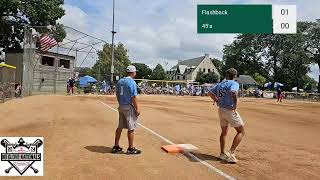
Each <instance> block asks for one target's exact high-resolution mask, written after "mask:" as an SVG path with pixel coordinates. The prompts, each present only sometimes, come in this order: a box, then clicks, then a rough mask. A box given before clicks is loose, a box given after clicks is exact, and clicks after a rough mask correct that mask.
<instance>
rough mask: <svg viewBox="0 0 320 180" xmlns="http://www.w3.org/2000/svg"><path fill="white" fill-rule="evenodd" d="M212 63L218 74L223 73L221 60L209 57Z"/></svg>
mask: <svg viewBox="0 0 320 180" xmlns="http://www.w3.org/2000/svg"><path fill="white" fill-rule="evenodd" d="M211 61H212V63H213V64H214V66H215V67H216V68H217V70H218V72H219V74H220V75H222V74H223V70H222V69H223V66H224V64H223V61H221V60H219V59H216V58H213V59H211Z"/></svg>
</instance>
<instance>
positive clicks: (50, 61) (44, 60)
mask: <svg viewBox="0 0 320 180" xmlns="http://www.w3.org/2000/svg"><path fill="white" fill-rule="evenodd" d="M41 64H42V65H45V66H54V58H53V57H49V56H42V58H41Z"/></svg>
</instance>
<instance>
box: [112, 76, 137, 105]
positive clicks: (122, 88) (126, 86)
mask: <svg viewBox="0 0 320 180" xmlns="http://www.w3.org/2000/svg"><path fill="white" fill-rule="evenodd" d="M116 92H117V99H118V102H119V105H120V106H122V105H131V104H132V100H131V98H132V97H133V96H137V95H138V92H137V83H136V82H135V81H134V80H133V79H132V78H131V77H125V78H122V79H120V80H119V81H118V83H117V89H116Z"/></svg>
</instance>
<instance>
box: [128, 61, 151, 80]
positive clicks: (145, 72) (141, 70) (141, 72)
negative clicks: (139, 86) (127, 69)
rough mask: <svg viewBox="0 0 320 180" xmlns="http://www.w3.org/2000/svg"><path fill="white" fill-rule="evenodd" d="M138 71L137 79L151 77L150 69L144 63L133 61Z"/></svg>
mask: <svg viewBox="0 0 320 180" xmlns="http://www.w3.org/2000/svg"><path fill="white" fill-rule="evenodd" d="M132 65H134V66H135V67H136V68H137V70H138V72H137V76H136V78H137V79H149V78H150V77H151V73H152V69H150V68H149V67H148V66H147V65H146V64H143V63H133V64H132Z"/></svg>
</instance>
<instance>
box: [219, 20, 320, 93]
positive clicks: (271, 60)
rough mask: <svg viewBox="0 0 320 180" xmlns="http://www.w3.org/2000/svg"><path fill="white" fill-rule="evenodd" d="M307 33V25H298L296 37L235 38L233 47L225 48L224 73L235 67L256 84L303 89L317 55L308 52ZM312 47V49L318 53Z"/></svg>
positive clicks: (262, 36)
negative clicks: (277, 83)
mask: <svg viewBox="0 0 320 180" xmlns="http://www.w3.org/2000/svg"><path fill="white" fill-rule="evenodd" d="M306 31H310V25H309V24H308V23H298V33H297V34H291V35H279V34H263V35H238V36H237V37H236V39H235V40H234V42H233V43H232V44H230V45H227V46H225V47H224V51H223V52H224V56H223V61H224V63H225V66H224V67H223V71H225V70H226V69H228V68H230V67H233V68H236V69H237V70H238V73H239V74H246V75H250V76H252V77H254V78H255V79H256V80H257V82H258V83H259V85H262V82H263V81H272V82H282V83H284V84H285V89H286V90H290V89H291V88H292V87H299V88H303V87H304V85H305V84H306V79H305V78H304V77H305V76H306V74H307V73H308V72H309V71H310V64H311V63H312V62H316V61H315V60H314V59H312V58H314V57H316V56H317V55H316V54H313V55H311V54H309V55H308V53H307V50H306V48H307V47H308V48H310V46H309V45H310V41H311V40H310V37H308V36H307V33H305V32H306ZM319 32H320V31H319ZM313 33H317V32H316V31H315V32H313ZM313 39H315V37H313ZM312 42H313V41H312ZM318 46H319V44H318ZM315 47H316V46H314V48H311V49H313V52H314V53H317V52H318V51H316V50H315ZM309 53H310V52H309Z"/></svg>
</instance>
